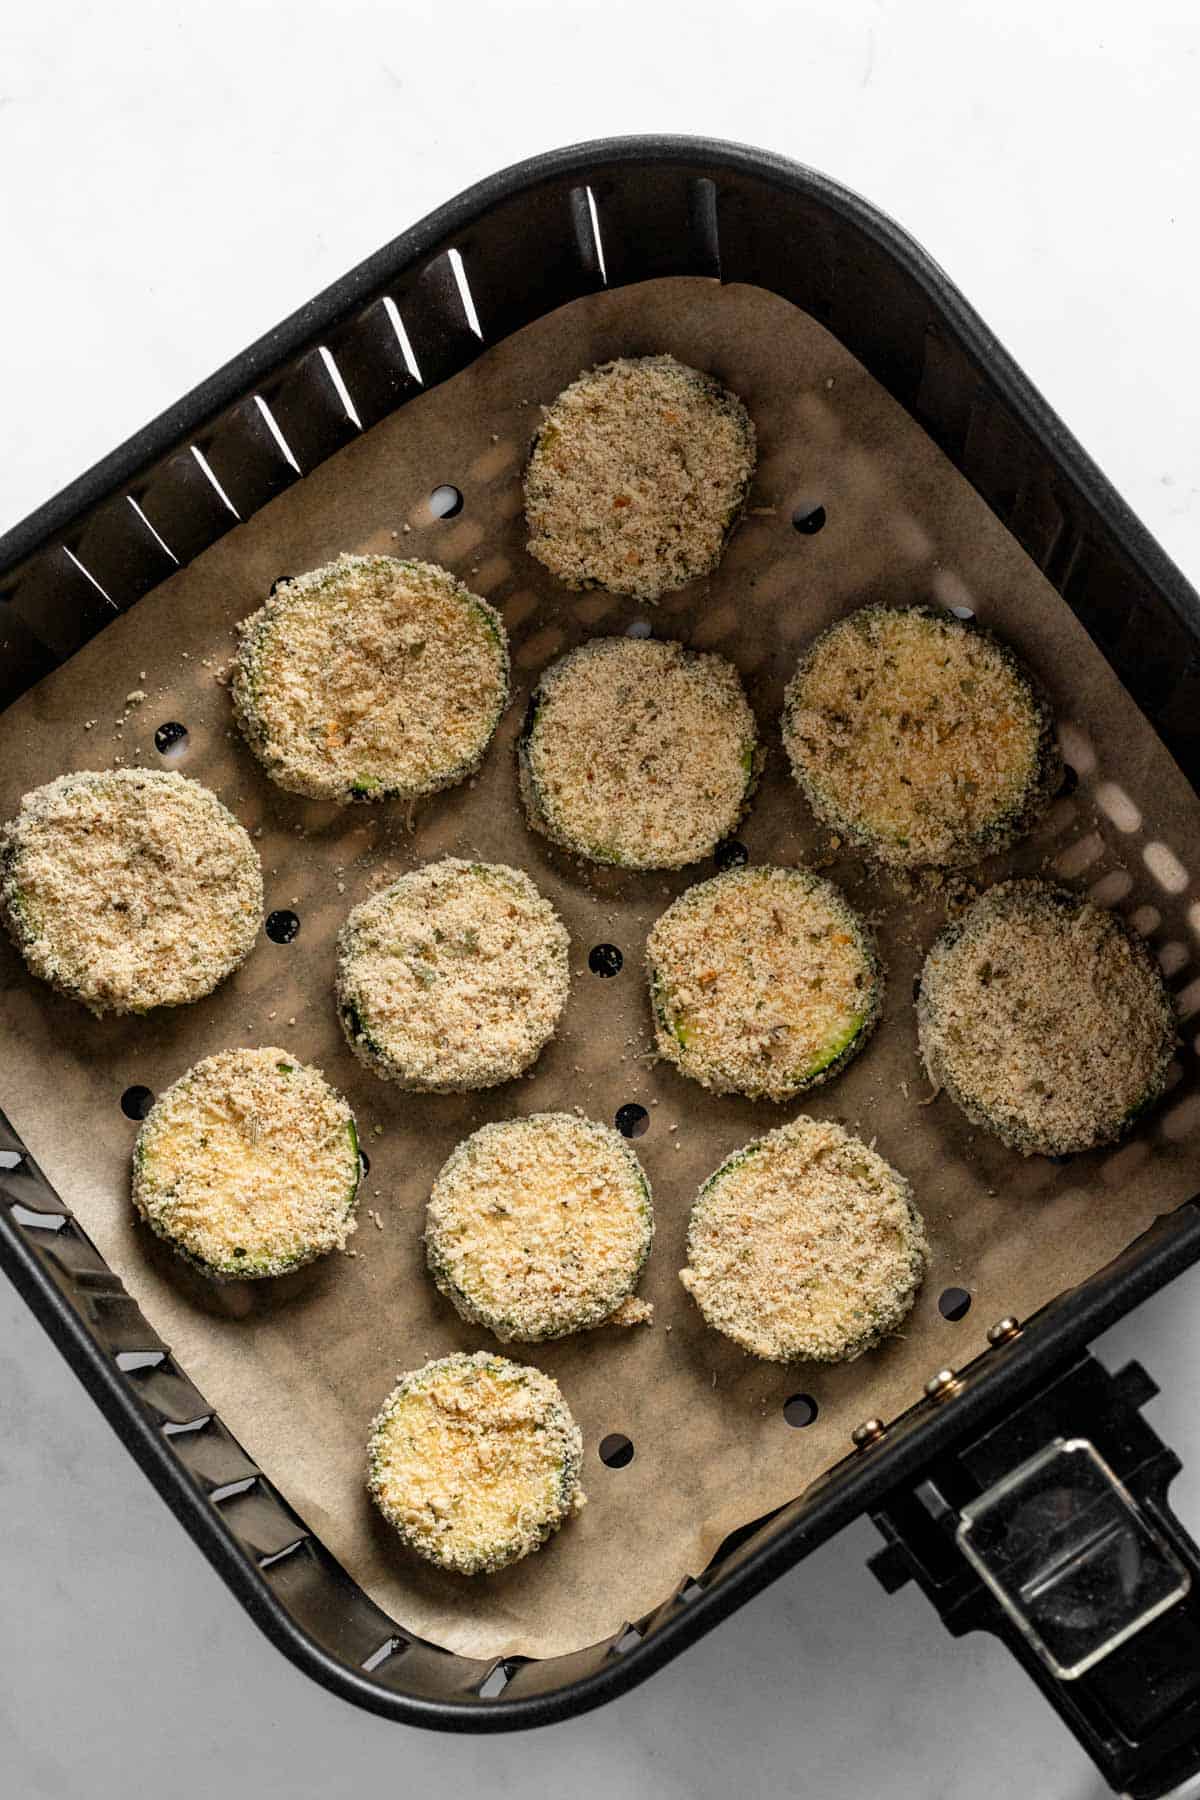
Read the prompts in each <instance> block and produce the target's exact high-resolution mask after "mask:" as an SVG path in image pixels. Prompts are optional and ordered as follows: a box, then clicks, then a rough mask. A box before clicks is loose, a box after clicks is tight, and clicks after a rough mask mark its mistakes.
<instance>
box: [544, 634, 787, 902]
mask: <svg viewBox="0 0 1200 1800" xmlns="http://www.w3.org/2000/svg"><path fill="white" fill-rule="evenodd" d="M517 754H518V769H519V774H520V782H521V796H522V799H523V800H524V803H525V812H526V816H527V817H528V820H529V823H530V825H531V826H532V827H533V829H534V830H535V831H540V832H542V833H543V834H544V835H545V836H546V837H548V838H550V839H552V840H553V841H554V842H555V843H556V844H561V845H562V847H563V848H564V849H566V850H571V851H573V852H574V853H575V854H576V855H578V856H586V857H589V858H590V859H591V860H592V861H593V862H600V863H619V864H621V865H623V866H624V867H626V868H630V869H678V868H682V867H683V865H684V864H685V863H691V862H698V861H699V860H700V859H701V857H705V856H708V855H710V854H711V853H712V851H713V850H714V848H715V847H716V845H717V844H718V843H719V842H720V840H721V839H722V838H724V837H728V836H729V835H730V833H731V832H732V831H733V830H734V829H735V828H736V826H737V824H738V822H739V820H740V819H741V818H742V816H743V815H744V813H745V811H746V809H747V807H748V805H749V803H750V797H751V795H752V794H753V792H754V789H755V786H756V785H757V782H758V776H759V770H760V768H761V766H762V758H761V754H760V752H759V748H758V736H757V730H756V727H755V722H754V714H753V713H752V712H751V710H750V707H749V704H748V702H747V700H746V696H745V693H744V692H743V689H742V683H741V679H740V677H739V675H738V672H737V670H736V669H735V668H734V666H733V664H732V663H729V662H726V660H725V658H724V657H722V656H712V655H708V654H701V653H698V652H695V651H691V650H685V649H684V648H683V646H682V645H680V644H674V643H659V642H657V641H656V640H654V639H651V638H626V637H619V638H594V639H593V640H592V641H591V642H590V643H587V644H583V645H581V646H580V648H579V649H578V650H572V651H570V652H568V654H567V655H566V656H564V657H561V658H560V659H559V661H558V662H556V663H552V664H551V665H550V667H549V668H548V669H545V670H544V671H543V673H542V676H541V679H540V680H539V682H538V685H537V687H536V688H535V689H534V693H533V697H532V699H531V700H530V703H529V713H528V717H527V718H526V722H525V729H524V731H523V733H522V736H521V740H520V743H519V745H518V753H517Z"/></svg>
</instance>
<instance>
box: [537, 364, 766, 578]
mask: <svg viewBox="0 0 1200 1800" xmlns="http://www.w3.org/2000/svg"><path fill="white" fill-rule="evenodd" d="M755 460H756V450H755V436H754V426H753V424H752V423H751V420H750V415H749V414H748V413H747V411H746V408H745V407H744V406H743V404H742V402H741V401H740V400H739V399H738V397H737V395H736V394H731V393H730V392H729V390H728V389H727V388H724V387H722V386H721V385H720V383H719V382H717V381H714V380H713V379H712V378H711V376H708V375H702V374H701V373H700V371H699V370H698V369H691V368H688V367H687V365H686V364H684V363H680V362H676V360H675V358H674V357H673V356H640V357H631V358H626V357H622V358H619V359H618V360H617V361H615V362H609V363H603V364H601V365H600V366H599V367H598V368H595V369H592V370H590V371H589V372H588V373H586V374H584V375H581V376H580V377H579V379H578V380H577V381H573V382H572V383H571V385H570V387H568V388H565V389H564V390H563V392H562V393H561V394H559V396H558V398H557V399H556V400H555V401H554V403H553V405H551V406H550V407H549V408H548V410H547V412H546V416H545V419H544V420H543V422H542V424H541V426H540V428H539V430H538V432H537V435H536V436H535V438H534V440H533V445H532V448H531V451H530V456H529V463H528V465H527V467H526V471H525V518H526V522H527V524H528V527H529V544H528V548H529V552H530V554H531V555H532V556H536V557H537V559H538V561H539V562H541V563H544V564H545V566H546V568H548V569H549V570H550V571H551V573H552V574H554V575H556V576H557V577H558V579H559V580H560V581H561V582H562V583H563V584H564V585H565V586H566V587H569V588H594V587H602V588H607V589H608V591H609V592H610V593H614V594H629V595H631V596H633V597H634V598H635V599H638V600H643V601H648V602H651V603H652V602H654V601H656V600H658V599H659V597H660V596H661V595H662V594H665V593H668V592H670V591H671V590H672V589H674V588H679V587H682V586H683V585H684V584H685V583H686V582H689V581H694V580H695V579H696V578H697V577H698V576H701V575H708V574H710V573H711V572H712V570H713V569H715V568H716V566H717V564H718V563H719V562H720V560H721V556H722V554H723V552H724V549H725V545H726V543H727V542H728V540H729V537H730V535H731V533H732V532H733V530H734V528H735V526H736V525H737V523H738V521H739V519H740V518H741V516H742V513H743V511H744V510H745V505H746V496H747V494H748V493H749V491H750V484H751V482H752V481H753V479H754V468H755Z"/></svg>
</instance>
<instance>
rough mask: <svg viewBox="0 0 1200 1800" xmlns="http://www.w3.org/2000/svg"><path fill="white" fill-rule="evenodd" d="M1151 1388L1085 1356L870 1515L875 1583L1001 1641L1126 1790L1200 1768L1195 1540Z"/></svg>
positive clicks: (1159, 1789)
mask: <svg viewBox="0 0 1200 1800" xmlns="http://www.w3.org/2000/svg"><path fill="white" fill-rule="evenodd" d="M1157 1392H1158V1389H1157V1387H1156V1385H1155V1383H1154V1382H1153V1381H1152V1380H1151V1379H1150V1377H1149V1376H1148V1375H1147V1374H1146V1371H1145V1370H1144V1369H1143V1368H1142V1367H1141V1365H1140V1364H1138V1363H1130V1364H1128V1365H1127V1366H1126V1367H1125V1368H1124V1369H1122V1370H1120V1371H1119V1372H1118V1373H1117V1374H1115V1375H1112V1374H1109V1372H1108V1371H1107V1370H1106V1369H1104V1368H1103V1367H1102V1365H1101V1364H1100V1363H1098V1362H1097V1361H1096V1360H1095V1358H1094V1357H1093V1356H1091V1355H1090V1354H1088V1353H1086V1352H1085V1353H1084V1354H1082V1355H1080V1356H1078V1357H1076V1358H1074V1359H1073V1360H1072V1361H1070V1362H1069V1363H1067V1364H1066V1365H1064V1366H1062V1367H1060V1368H1059V1369H1058V1371H1057V1372H1056V1373H1055V1374H1054V1375H1053V1376H1052V1378H1051V1379H1050V1380H1049V1381H1048V1382H1047V1384H1046V1386H1045V1387H1044V1388H1042V1389H1040V1390H1039V1392H1038V1393H1037V1394H1036V1395H1035V1396H1034V1397H1033V1398H1031V1399H1028V1400H1026V1401H1025V1402H1024V1404H1023V1405H1021V1406H1020V1407H1018V1408H1017V1409H1016V1410H1015V1411H1014V1412H1012V1413H1010V1414H1009V1415H1007V1416H1006V1417H1005V1418H1004V1419H1002V1420H1001V1421H999V1422H997V1423H993V1424H991V1425H990V1426H989V1427H988V1429H987V1430H986V1431H984V1432H982V1433H980V1434H979V1435H978V1436H975V1437H972V1438H969V1439H966V1440H964V1442H963V1443H962V1444H961V1445H959V1446H958V1447H956V1448H955V1449H954V1450H953V1451H952V1452H951V1453H950V1454H948V1455H946V1456H943V1457H941V1458H940V1459H939V1460H938V1461H936V1462H935V1463H932V1464H930V1465H929V1466H928V1467H927V1468H925V1469H923V1470H922V1471H921V1472H920V1473H919V1475H917V1476H916V1477H914V1478H913V1479H911V1480H909V1481H907V1482H906V1483H905V1484H904V1486H903V1488H900V1489H897V1490H896V1492H895V1493H894V1494H892V1495H890V1496H889V1497H888V1499H887V1500H886V1502H885V1503H884V1504H883V1505H881V1506H879V1507H876V1508H873V1509H872V1513H871V1517H872V1518H873V1519H874V1521H875V1523H876V1525H877V1526H878V1527H879V1529H880V1531H881V1532H882V1534H883V1536H884V1538H885V1539H886V1544H885V1547H884V1548H883V1549H882V1550H880V1551H878V1552H877V1553H876V1554H875V1555H874V1556H873V1557H872V1558H871V1563H870V1566H871V1568H872V1570H873V1571H874V1573H875V1575H876V1576H877V1577H878V1579H879V1581H880V1582H881V1583H882V1585H883V1587H884V1588H885V1589H886V1590H887V1591H888V1592H889V1593H894V1592H895V1591H896V1590H897V1589H898V1588H900V1587H902V1586H904V1585H905V1584H906V1583H907V1582H908V1581H911V1580H915V1581H916V1582H918V1584H919V1585H920V1587H921V1588H922V1590H923V1591H924V1592H925V1594H926V1595H927V1596H928V1598H929V1599H930V1600H931V1601H932V1602H933V1604H934V1606H935V1607H936V1608H937V1610H938V1612H939V1613H940V1614H941V1618H942V1622H943V1624H944V1625H945V1626H946V1628H947V1630H948V1631H950V1632H951V1633H952V1634H953V1635H954V1636H955V1637H960V1636H962V1635H964V1634H965V1633H966V1632H968V1631H990V1632H992V1633H993V1634H994V1635H995V1636H996V1637H998V1638H1000V1639H1001V1641H1002V1642H1003V1643H1005V1644H1007V1646H1008V1648H1009V1649H1010V1650H1011V1651H1012V1653H1013V1655H1014V1656H1015V1657H1016V1658H1017V1660H1018V1661H1019V1662H1020V1663H1021V1664H1022V1665H1023V1667H1024V1668H1025V1669H1026V1671H1027V1672H1028V1674H1029V1675H1030V1676H1031V1677H1032V1679H1033V1680H1034V1681H1036V1682H1037V1684H1038V1686H1039V1687H1040V1688H1041V1690H1042V1692H1043V1693H1044V1694H1045V1696H1046V1698H1047V1699H1048V1700H1049V1701H1050V1703H1051V1705H1052V1706H1053V1707H1054V1708H1055V1710H1056V1711H1057V1712H1058V1713H1059V1715H1060V1716H1061V1717H1062V1719H1063V1720H1064V1721H1065V1722H1066V1724H1067V1725H1068V1726H1069V1727H1070V1728H1071V1730H1072V1731H1073V1732H1074V1734H1075V1736H1076V1737H1077V1738H1078V1739H1079V1742H1080V1743H1081V1744H1082V1745H1083V1747H1084V1748H1085V1749H1086V1750H1087V1752H1088V1753H1089V1755H1090V1756H1091V1757H1092V1758H1093V1760H1094V1761H1095V1763H1096V1766H1097V1767H1098V1768H1099V1770H1100V1771H1101V1773H1102V1774H1103V1775H1104V1777H1105V1779H1106V1780H1107V1781H1108V1782H1109V1783H1110V1785H1111V1786H1112V1787H1113V1788H1114V1789H1116V1790H1118V1791H1119V1792H1121V1793H1123V1794H1127V1795H1129V1796H1130V1800H1162V1796H1164V1795H1167V1794H1169V1793H1171V1792H1172V1790H1174V1789H1175V1788H1177V1787H1178V1786H1179V1785H1180V1783H1181V1782H1183V1781H1185V1780H1186V1779H1187V1778H1188V1777H1189V1776H1192V1775H1194V1774H1196V1773H1197V1772H1198V1771H1200V1551H1198V1550H1197V1546H1196V1545H1195V1543H1194V1542H1193V1541H1192V1539H1191V1537H1190V1536H1189V1535H1188V1533H1187V1532H1186V1531H1185V1530H1184V1528H1183V1526H1182V1525H1181V1524H1180V1522H1179V1520H1178V1519H1177V1518H1176V1517H1175V1515H1174V1513H1173V1512H1172V1511H1171V1508H1170V1506H1169V1504H1168V1502H1167V1490H1168V1489H1169V1487H1170V1484H1171V1482H1172V1481H1173V1480H1174V1478H1175V1476H1176V1475H1177V1474H1178V1473H1179V1470H1180V1467H1181V1464H1180V1462H1179V1459H1178V1457H1177V1456H1176V1455H1175V1453H1174V1451H1172V1450H1170V1449H1168V1447H1167V1446H1166V1445H1165V1444H1164V1443H1163V1442H1162V1440H1161V1439H1160V1438H1159V1437H1158V1436H1157V1434H1156V1433H1155V1432H1154V1431H1153V1429H1152V1428H1151V1427H1150V1426H1149V1425H1148V1424H1147V1423H1146V1421H1145V1420H1144V1419H1143V1418H1142V1416H1141V1412H1140V1408H1141V1407H1143V1406H1144V1405H1145V1403H1146V1402H1147V1400H1150V1399H1152V1398H1153V1397H1154V1395H1155V1394H1156V1393H1157ZM981 1526H982V1529H981ZM973 1540H974V1541H973Z"/></svg>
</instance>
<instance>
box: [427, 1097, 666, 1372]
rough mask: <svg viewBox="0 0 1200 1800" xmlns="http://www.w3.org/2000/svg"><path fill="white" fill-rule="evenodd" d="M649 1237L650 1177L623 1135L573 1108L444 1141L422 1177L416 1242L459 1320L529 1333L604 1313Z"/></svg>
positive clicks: (644, 1313) (555, 1333)
mask: <svg viewBox="0 0 1200 1800" xmlns="http://www.w3.org/2000/svg"><path fill="white" fill-rule="evenodd" d="M653 1236H654V1214H653V1210H652V1205H651V1198H650V1184H649V1182H648V1181H647V1180H646V1176H645V1174H644V1173H643V1170H642V1167H641V1164H640V1163H639V1161H638V1159H637V1157H636V1156H635V1155H634V1153H633V1151H632V1150H631V1149H630V1147H629V1145H628V1144H627V1143H626V1142H625V1139H624V1138H623V1137H621V1136H620V1134H619V1133H618V1132H616V1131H613V1130H612V1128H611V1127H610V1126H608V1125H599V1124H596V1123H595V1122H594V1121H593V1120H591V1119H581V1118H579V1117H577V1116H576V1115H575V1114H573V1113H534V1114H532V1115H531V1116H530V1117H527V1118H523V1119H509V1120H507V1121H505V1122H504V1123H503V1124H497V1125H485V1126H484V1127H483V1128H482V1130H480V1131H477V1132H475V1133H474V1134H473V1135H472V1136H471V1137H469V1138H467V1139H465V1140H464V1142H463V1143H461V1144H460V1145H459V1146H458V1148H457V1149H456V1150H455V1151H454V1152H453V1154H452V1155H451V1156H450V1158H449V1160H448V1161H447V1162H446V1164H445V1165H444V1167H443V1168H442V1171H441V1173H440V1174H439V1176H438V1178H437V1180H436V1181H435V1182H434V1184H433V1192H432V1194H431V1196H430V1200H429V1207H428V1211H427V1214H426V1220H425V1253H426V1258H427V1261H428V1264H429V1271H430V1273H431V1274H432V1276H433V1278H434V1281H435V1282H436V1283H437V1285H438V1287H439V1288H440V1290H441V1291H442V1293H443V1294H445V1295H446V1296H447V1298H448V1299H450V1300H451V1301H452V1302H453V1304H454V1306H455V1307H456V1308H457V1310H458V1312H459V1313H460V1314H461V1315H462V1317H463V1318H464V1319H469V1320H471V1321H472V1322H474V1323H476V1324H480V1325H485V1326H486V1327H487V1328H488V1330H489V1331H491V1332H493V1333H494V1334H495V1336H496V1337H498V1338H500V1339H501V1340H507V1339H510V1338H519V1339H521V1340H522V1341H523V1342H525V1343H530V1344H535V1343H539V1342H541V1341H542V1340H543V1339H546V1338H560V1337H565V1336H567V1334H568V1333H569V1332H572V1331H586V1330H588V1329H590V1327H592V1326H594V1325H602V1324H604V1323H605V1321H607V1320H611V1318H612V1315H613V1314H614V1313H615V1312H617V1310H618V1308H620V1307H622V1306H623V1304H624V1302H626V1301H627V1300H628V1299H629V1297H630V1296H631V1295H632V1293H633V1291H634V1288H635V1287H636V1286H637V1282H638V1278H639V1276H640V1275H641V1272H642V1267H643V1265H644V1263H645V1261H646V1258H647V1256H648V1255H649V1253H650V1244H651V1240H652V1239H653ZM649 1311H650V1309H649V1308H648V1307H643V1308H641V1309H640V1317H641V1318H642V1319H647V1318H648V1317H649ZM635 1316H637V1315H635ZM627 1318H628V1309H627V1310H626V1314H625V1316H624V1317H623V1318H622V1320H621V1321H620V1322H626V1319H627Z"/></svg>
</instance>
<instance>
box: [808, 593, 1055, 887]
mask: <svg viewBox="0 0 1200 1800" xmlns="http://www.w3.org/2000/svg"><path fill="white" fill-rule="evenodd" d="M783 738H784V743H785V745H786V748H787V752H788V756H789V758H790V759H791V764H792V773H793V775H794V776H795V778H796V780H797V782H798V783H799V784H800V786H801V788H802V789H803V790H804V793H805V795H806V796H807V798H808V801H809V804H810V805H811V806H812V809H813V811H814V812H815V813H816V815H817V817H818V818H819V819H822V820H823V821H824V822H825V823H826V824H827V825H829V826H830V827H832V829H833V830H834V831H837V832H841V833H844V834H845V835H846V836H847V837H849V838H850V839H851V840H852V841H853V842H855V843H857V844H859V845H861V846H862V847H863V849H865V850H866V851H867V852H868V853H869V854H870V855H871V856H873V857H875V858H876V859H877V860H878V861H880V862H884V863H893V864H899V865H903V866H909V867H912V866H918V865H922V864H931V865H937V866H941V867H946V866H952V865H956V864H962V863H969V862H975V861H977V860H978V858H980V857H981V856H986V855H990V854H991V853H992V852H993V851H997V850H1002V849H1004V848H1005V847H1006V846H1007V845H1009V844H1011V843H1014V842H1015V841H1016V840H1017V839H1018V838H1019V837H1021V836H1023V835H1024V833H1025V832H1026V831H1028V830H1029V828H1030V826H1031V825H1032V824H1033V822H1034V820H1035V819H1036V818H1037V816H1038V815H1039V813H1040V812H1041V811H1042V810H1043V808H1044V807H1045V806H1046V804H1047V802H1048V801H1049V800H1050V798H1051V796H1052V795H1053V794H1054V792H1055V791H1056V789H1057V788H1058V786H1059V784H1060V782H1061V780H1062V762H1061V759H1060V757H1059V754H1058V749H1057V746H1056V744H1055V741H1054V737H1053V731H1052V721H1051V718H1050V713H1049V710H1048V707H1047V706H1046V703H1045V702H1044V700H1043V699H1042V697H1041V695H1040V692H1039V691H1038V690H1037V689H1036V687H1035V685H1034V682H1033V678H1032V676H1030V675H1029V673H1028V671H1027V670H1025V669H1024V668H1023V667H1022V665H1021V664H1020V663H1019V662H1018V660H1017V658H1016V657H1015V656H1014V655H1013V653H1012V651H1011V650H1009V649H1008V648H1007V646H1005V645H1003V644H1001V643H1000V641H999V640H998V639H997V638H995V637H993V636H992V634H991V633H990V632H988V631H985V630H983V629H982V628H981V627H979V626H977V625H974V624H968V623H965V622H964V621H962V620H960V619H957V618H955V617H954V615H953V614H951V613H947V612H941V611H938V610H936V609H934V608H932V607H926V606H911V607H897V608H889V607H883V606H868V607H864V608H863V609H862V610H861V611H859V612H856V613H851V614H850V616H849V617H848V618H845V619H840V620H839V621H838V622H837V624H835V625H832V626H830V628H829V630H828V631H825V632H823V633H822V634H821V636H820V637H819V638H817V640H816V642H815V643H814V644H813V645H812V646H811V648H810V649H809V651H808V653H807V654H806V655H805V657H804V658H803V660H802V661H801V663H800V666H799V668H798V669H797V670H796V673H795V675H794V676H793V678H792V681H791V683H790V684H789V687H788V690H787V695H786V698H785V702H784V712H783Z"/></svg>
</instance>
